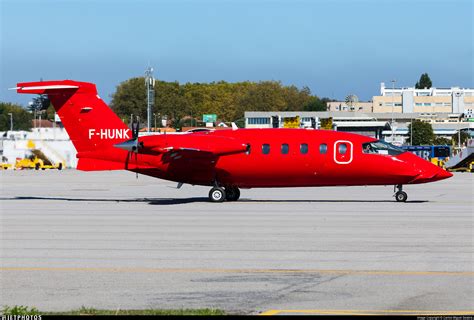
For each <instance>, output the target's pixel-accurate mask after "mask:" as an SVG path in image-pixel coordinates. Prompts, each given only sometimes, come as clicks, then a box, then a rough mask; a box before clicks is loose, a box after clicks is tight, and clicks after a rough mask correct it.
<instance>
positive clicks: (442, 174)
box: [435, 168, 453, 180]
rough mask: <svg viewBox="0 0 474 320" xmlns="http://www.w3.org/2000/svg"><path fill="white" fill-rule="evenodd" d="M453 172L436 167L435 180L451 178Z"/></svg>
mask: <svg viewBox="0 0 474 320" xmlns="http://www.w3.org/2000/svg"><path fill="white" fill-rule="evenodd" d="M452 176H453V174H452V173H451V172H449V171H446V170H444V169H443V168H438V172H437V173H436V176H435V177H436V180H443V179H448V178H451V177H452Z"/></svg>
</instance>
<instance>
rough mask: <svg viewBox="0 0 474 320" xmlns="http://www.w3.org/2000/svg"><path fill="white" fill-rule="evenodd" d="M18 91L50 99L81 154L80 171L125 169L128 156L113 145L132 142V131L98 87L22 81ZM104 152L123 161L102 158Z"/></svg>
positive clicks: (76, 83)
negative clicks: (99, 94) (130, 140)
mask: <svg viewBox="0 0 474 320" xmlns="http://www.w3.org/2000/svg"><path fill="white" fill-rule="evenodd" d="M15 89H16V90H17V92H18V93H31V94H45V95H47V96H48V98H49V100H50V101H51V103H52V105H53V107H54V109H55V110H56V113H57V114H58V116H59V118H60V119H61V122H62V124H63V125H64V128H65V129H66V131H67V133H68V134H69V137H70V138H71V141H72V143H73V144H74V147H75V148H76V150H77V152H78V156H77V157H78V158H79V162H78V166H77V168H78V169H80V170H118V169H124V163H125V158H126V157H127V153H126V152H124V150H120V149H117V148H114V147H113V145H114V144H117V143H120V142H123V141H126V140H129V139H131V138H132V132H131V130H130V129H129V128H128V127H127V126H126V125H125V124H124V123H123V122H122V120H120V118H119V117H118V116H117V115H116V114H115V113H114V112H113V111H112V109H110V108H109V107H108V106H107V105H106V104H105V102H104V101H103V100H102V99H101V98H100V97H99V96H98V94H97V89H96V86H95V84H93V83H88V82H79V81H72V80H59V81H41V82H21V83H18V84H17V87H16V88H15ZM103 153H108V155H109V156H110V155H111V154H110V153H112V154H113V155H115V157H114V158H117V159H122V158H123V159H124V160H123V161H110V159H109V160H105V159H103V158H102V159H101V157H100V154H103ZM109 158H110V157H109Z"/></svg>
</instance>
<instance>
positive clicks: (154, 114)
mask: <svg viewBox="0 0 474 320" xmlns="http://www.w3.org/2000/svg"><path fill="white" fill-rule="evenodd" d="M153 117H154V118H155V127H154V128H153V132H156V113H154V112H153Z"/></svg>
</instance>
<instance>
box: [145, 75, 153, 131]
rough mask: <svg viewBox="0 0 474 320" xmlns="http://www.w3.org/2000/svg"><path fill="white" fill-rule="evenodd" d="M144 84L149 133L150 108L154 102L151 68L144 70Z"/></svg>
mask: <svg viewBox="0 0 474 320" xmlns="http://www.w3.org/2000/svg"><path fill="white" fill-rule="evenodd" d="M145 85H146V100H147V119H146V120H147V127H148V133H150V127H151V114H152V111H151V109H152V108H153V105H154V102H155V90H154V87H155V78H153V68H152V67H148V69H146V70H145Z"/></svg>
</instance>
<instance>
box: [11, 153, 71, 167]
mask: <svg viewBox="0 0 474 320" xmlns="http://www.w3.org/2000/svg"><path fill="white" fill-rule="evenodd" d="M63 168H64V163H63V162H58V163H56V164H53V163H52V162H51V161H50V160H49V159H48V158H47V157H46V156H45V155H44V154H43V152H41V151H40V150H38V149H33V150H31V154H30V155H29V156H28V157H26V158H24V159H19V160H17V161H16V162H15V169H16V170H21V169H35V170H39V169H41V170H46V169H58V170H62V169H63Z"/></svg>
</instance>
